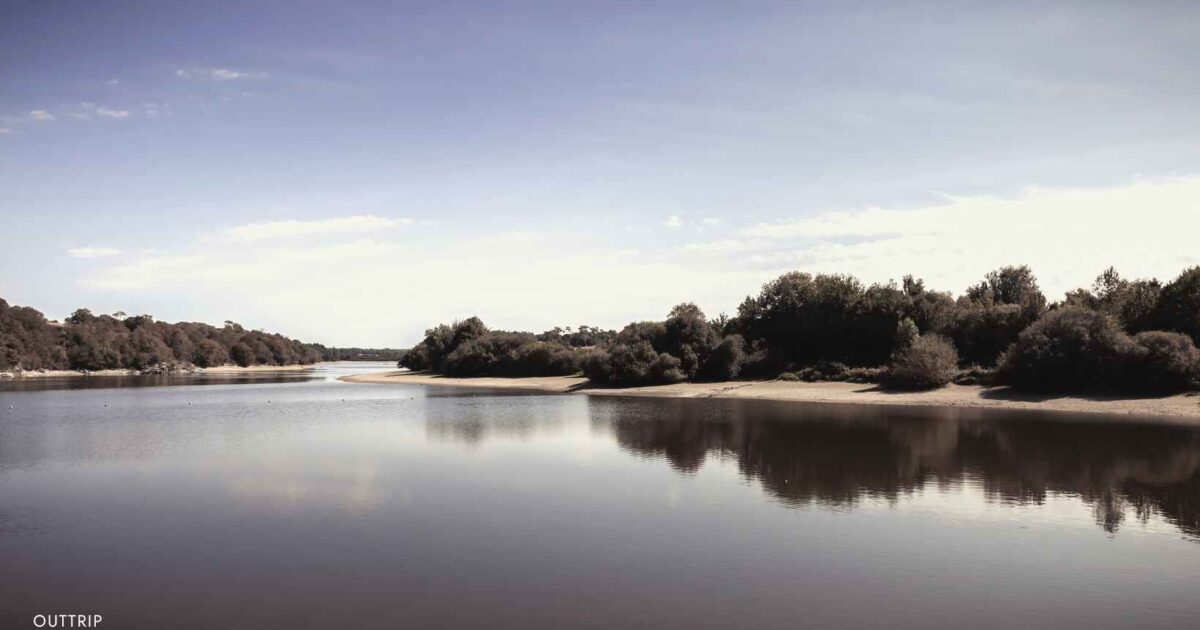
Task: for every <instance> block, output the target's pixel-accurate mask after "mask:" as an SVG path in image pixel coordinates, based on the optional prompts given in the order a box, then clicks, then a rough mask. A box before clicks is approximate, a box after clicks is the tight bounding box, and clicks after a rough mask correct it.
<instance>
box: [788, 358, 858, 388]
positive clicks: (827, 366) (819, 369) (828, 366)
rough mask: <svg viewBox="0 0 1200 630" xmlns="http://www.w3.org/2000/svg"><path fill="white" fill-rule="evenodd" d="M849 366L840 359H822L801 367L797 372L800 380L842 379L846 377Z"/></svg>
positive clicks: (814, 381)
mask: <svg viewBox="0 0 1200 630" xmlns="http://www.w3.org/2000/svg"><path fill="white" fill-rule="evenodd" d="M847 369H848V368H847V367H846V364H845V363H841V362H839V361H820V362H818V363H816V364H815V365H810V366H807V367H804V368H801V369H800V370H798V371H797V372H795V374H796V376H798V377H800V380H802V381H805V382H809V383H816V382H820V381H842V380H845V379H846V371H847Z"/></svg>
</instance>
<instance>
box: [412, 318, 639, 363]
mask: <svg viewBox="0 0 1200 630" xmlns="http://www.w3.org/2000/svg"><path fill="white" fill-rule="evenodd" d="M615 336H616V333H615V332H613V331H611V330H601V329H599V328H591V327H589V326H580V327H579V330H578V331H576V332H571V331H570V329H561V328H555V329H554V330H551V331H548V332H545V333H543V334H541V335H535V334H533V333H528V332H509V331H503V330H490V329H488V327H487V326H485V325H484V324H483V322H482V321H480V320H479V318H478V317H471V318H468V319H465V320H463V321H461V322H455V323H454V324H451V325H447V324H441V325H439V326H437V327H436V328H432V329H430V330H427V331H425V339H424V340H423V341H421V343H419V344H417V345H416V346H414V347H413V348H412V349H411V350H409V351H408V352H407V353H406V354H405V355H404V357H402V358H401V359H400V362H399V365H400V366H401V367H407V368H409V369H412V370H433V371H435V372H441V373H443V374H446V375H448V376H463V377H469V376H559V375H564V374H574V373H576V372H578V371H579V366H580V358H581V350H580V349H581V348H586V347H588V345H591V344H595V343H600V342H605V341H607V340H611V339H613V338H614V337H615ZM589 342H590V343H589Z"/></svg>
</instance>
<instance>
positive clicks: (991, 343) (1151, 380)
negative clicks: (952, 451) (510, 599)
mask: <svg viewBox="0 0 1200 630" xmlns="http://www.w3.org/2000/svg"><path fill="white" fill-rule="evenodd" d="M1197 343H1200V267H1197V268H1193V269H1189V270H1186V271H1185V272H1183V273H1182V274H1181V275H1180V276H1179V277H1178V278H1176V279H1175V280H1174V281H1172V282H1169V283H1165V284H1164V283H1161V282H1159V281H1158V280H1154V279H1139V280H1127V279H1124V278H1122V277H1121V276H1120V275H1119V274H1118V273H1117V272H1116V271H1115V270H1113V269H1108V270H1106V271H1105V272H1104V273H1102V274H1101V275H1100V276H1099V277H1098V278H1097V279H1096V282H1095V283H1094V284H1093V285H1092V286H1091V287H1090V288H1086V289H1078V290H1075V291H1072V292H1070V293H1068V294H1067V296H1066V298H1065V300H1064V301H1062V302H1058V303H1050V302H1049V301H1048V300H1047V299H1046V296H1045V295H1044V294H1043V293H1042V291H1041V289H1040V288H1039V287H1038V284H1037V279H1036V277H1035V276H1034V274H1033V272H1032V271H1031V270H1030V269H1029V268H1028V267H1024V266H1020V267H1005V268H1002V269H998V270H996V271H993V272H991V273H989V274H987V275H986V276H985V277H984V278H983V280H982V281H981V282H980V283H979V284H976V285H974V286H971V287H968V288H967V289H966V291H964V293H963V294H962V295H961V296H959V297H957V298H956V297H954V296H953V295H951V294H950V293H948V292H940V291H934V290H931V289H927V288H926V287H925V284H924V282H922V281H921V280H918V279H914V278H913V277H911V276H907V277H905V278H904V279H903V282H902V283H900V284H896V283H886V284H874V285H871V286H864V285H863V284H862V283H861V282H859V281H858V280H857V279H856V278H854V277H852V276H848V275H840V274H817V275H812V274H808V273H802V272H791V273H786V274H783V275H782V276H780V277H778V278H776V279H775V280H772V281H771V282H768V283H767V284H765V285H764V286H763V287H762V290H761V291H759V293H758V294H757V295H752V296H749V297H747V298H746V299H745V300H744V301H743V302H742V304H741V305H740V306H739V307H738V309H737V314H736V315H735V316H733V317H727V316H725V315H723V314H722V315H720V316H718V317H715V318H708V317H706V316H705V314H704V312H703V311H701V310H700V308H699V307H697V306H696V305H695V304H691V303H684V304H680V305H678V306H676V307H675V308H673V309H672V310H671V311H670V312H669V313H668V314H667V316H666V319H664V320H662V321H643V322H634V323H631V324H629V325H627V326H626V327H625V328H623V329H622V330H620V331H609V330H603V329H600V328H591V327H588V326H581V327H580V328H579V329H578V330H577V331H571V330H570V329H558V328H556V329H554V330H552V331H548V332H545V333H542V334H540V335H535V334H533V333H520V332H506V331H490V330H488V328H487V327H486V326H484V324H483V322H481V321H480V320H479V319H478V318H474V317H472V318H470V319H467V320H463V321H461V322H457V323H454V324H449V325H447V324H443V325H440V326H438V327H436V328H433V329H431V330H429V331H427V333H426V337H425V339H424V340H423V341H422V342H421V343H420V344H417V346H416V347H414V348H413V349H412V350H411V351H410V352H409V353H408V354H407V355H405V357H404V358H403V359H401V361H400V365H401V366H403V367H408V368H410V369H414V370H433V371H436V372H441V373H444V374H447V375H453V376H485V375H490V376H533V375H563V374H573V373H578V372H582V373H583V374H584V375H585V376H586V377H587V378H588V379H589V380H591V381H593V382H595V383H599V384H606V385H612V386H635V385H653V384H664V383H675V382H681V381H727V380H733V379H737V378H779V379H781V380H797V381H824V380H840V381H852V382H863V383H880V384H882V385H883V386H885V387H888V388H895V389H929V388H937V387H942V386H944V385H946V384H948V383H951V382H956V383H959V384H983V385H1010V386H1012V387H1014V388H1017V389H1022V390H1029V391H1054V392H1060V391H1061V392H1080V391H1087V392H1123V393H1132V392H1146V393H1173V392H1181V391H1186V390H1189V389H1196V388H1198V387H1200V383H1198V382H1197V381H1198V379H1200V351H1197V348H1196V345H1197Z"/></svg>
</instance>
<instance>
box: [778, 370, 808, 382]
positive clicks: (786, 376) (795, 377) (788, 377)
mask: <svg viewBox="0 0 1200 630" xmlns="http://www.w3.org/2000/svg"><path fill="white" fill-rule="evenodd" d="M775 380H777V381H801V380H804V379H802V378H800V375H799V374H797V373H795V372H784V373H783V374H780V375H779V376H778V377H777V378H776V379H775Z"/></svg>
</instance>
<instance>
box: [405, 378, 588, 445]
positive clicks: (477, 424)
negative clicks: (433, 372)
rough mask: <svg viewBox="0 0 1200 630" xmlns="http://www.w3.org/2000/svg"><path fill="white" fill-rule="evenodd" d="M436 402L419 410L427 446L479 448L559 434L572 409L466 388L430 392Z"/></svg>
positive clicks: (556, 401)
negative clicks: (489, 442)
mask: <svg viewBox="0 0 1200 630" xmlns="http://www.w3.org/2000/svg"><path fill="white" fill-rule="evenodd" d="M425 396H426V398H428V399H431V400H432V401H436V403H435V404H429V405H424V406H423V407H422V409H421V411H422V414H423V415H424V417H425V437H426V439H427V440H429V441H431V442H457V443H462V444H470V445H479V444H482V443H484V442H485V441H487V440H488V439H491V438H509V439H522V440H523V439H528V438H531V437H533V436H535V435H538V434H544V433H560V432H562V430H563V427H564V426H565V424H566V422H567V421H568V419H569V417H571V415H572V413H573V412H577V411H578V407H577V406H576V405H571V404H566V405H564V404H563V403H564V401H563V400H562V399H560V398H556V397H547V396H544V395H541V396H539V395H537V394H536V392H534V393H530V392H517V391H511V390H507V391H506V390H484V389H467V388H456V387H447V388H430V390H429V391H427V392H426V394H425Z"/></svg>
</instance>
